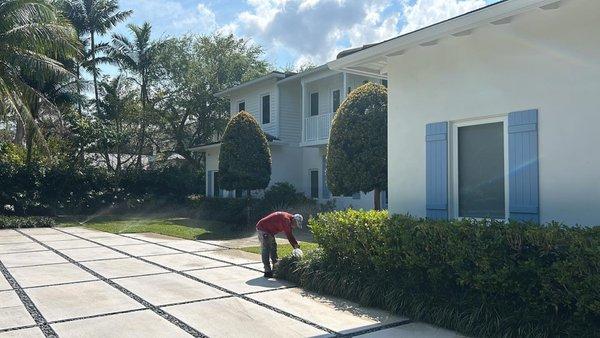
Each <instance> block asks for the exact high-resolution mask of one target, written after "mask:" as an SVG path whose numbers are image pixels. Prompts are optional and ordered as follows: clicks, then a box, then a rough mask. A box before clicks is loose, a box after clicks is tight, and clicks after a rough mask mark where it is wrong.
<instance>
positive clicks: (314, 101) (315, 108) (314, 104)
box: [310, 93, 319, 116]
mask: <svg viewBox="0 0 600 338" xmlns="http://www.w3.org/2000/svg"><path fill="white" fill-rule="evenodd" d="M317 115H319V93H312V94H310V116H317Z"/></svg>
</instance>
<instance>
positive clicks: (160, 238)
mask: <svg viewBox="0 0 600 338" xmlns="http://www.w3.org/2000/svg"><path fill="white" fill-rule="evenodd" d="M124 236H127V237H131V238H137V239H141V240H144V241H146V242H152V243H163V242H169V241H174V240H176V241H185V239H181V238H176V237H171V236H167V235H161V234H153V233H138V234H124Z"/></svg>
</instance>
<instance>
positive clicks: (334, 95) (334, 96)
mask: <svg viewBox="0 0 600 338" xmlns="http://www.w3.org/2000/svg"><path fill="white" fill-rule="evenodd" d="M331 97H332V100H331V101H332V103H333V107H332V108H333V112H334V113H335V112H337V110H338V108H339V107H340V90H339V89H336V90H334V91H333V93H331Z"/></svg>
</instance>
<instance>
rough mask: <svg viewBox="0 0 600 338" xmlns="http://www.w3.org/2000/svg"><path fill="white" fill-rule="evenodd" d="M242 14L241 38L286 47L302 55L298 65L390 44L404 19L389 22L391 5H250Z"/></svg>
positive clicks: (386, 1) (314, 0) (319, 0)
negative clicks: (347, 50) (362, 46)
mask: <svg viewBox="0 0 600 338" xmlns="http://www.w3.org/2000/svg"><path fill="white" fill-rule="evenodd" d="M248 4H249V5H250V7H251V8H250V10H248V11H245V12H242V13H240V15H239V16H238V19H237V21H236V22H237V23H238V33H242V34H243V35H245V36H248V37H252V38H254V39H255V40H256V41H257V42H258V43H260V44H263V45H265V44H266V45H267V47H271V46H283V48H286V49H287V50H289V51H291V52H293V53H294V54H296V55H298V57H297V60H296V62H295V63H296V64H300V63H305V62H308V61H310V62H312V63H315V64H321V63H323V62H326V61H328V60H330V59H332V58H334V57H335V55H336V53H337V52H338V51H339V50H341V49H345V48H347V47H348V46H347V43H348V42H350V43H351V44H352V45H360V44H364V43H370V42H374V41H379V40H382V39H384V38H389V37H392V36H394V35H395V34H397V33H398V31H397V28H396V26H397V23H398V19H399V15H397V14H396V15H393V16H392V17H391V18H384V17H382V16H381V15H380V13H381V12H382V11H384V10H385V9H386V8H388V7H389V6H391V4H392V3H391V1H390V0H374V1H370V2H362V1H350V0H267V1H258V0H249V1H248Z"/></svg>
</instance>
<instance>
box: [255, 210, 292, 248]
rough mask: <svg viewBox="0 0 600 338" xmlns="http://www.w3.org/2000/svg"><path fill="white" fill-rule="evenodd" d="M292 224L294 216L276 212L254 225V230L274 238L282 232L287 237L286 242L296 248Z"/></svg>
mask: <svg viewBox="0 0 600 338" xmlns="http://www.w3.org/2000/svg"><path fill="white" fill-rule="evenodd" d="M293 222H294V215H292V214H290V213H287V212H283V211H276V212H274V213H272V214H270V215H268V216H265V217H264V218H263V219H261V220H260V221H258V223H256V230H261V231H264V232H266V233H268V234H271V235H273V236H275V235H276V234H278V233H280V232H283V233H285V236H286V237H287V239H288V241H290V244H291V245H292V246H293V247H296V246H298V241H296V238H295V237H294V234H293V233H292V224H293Z"/></svg>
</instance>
